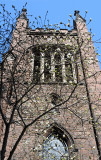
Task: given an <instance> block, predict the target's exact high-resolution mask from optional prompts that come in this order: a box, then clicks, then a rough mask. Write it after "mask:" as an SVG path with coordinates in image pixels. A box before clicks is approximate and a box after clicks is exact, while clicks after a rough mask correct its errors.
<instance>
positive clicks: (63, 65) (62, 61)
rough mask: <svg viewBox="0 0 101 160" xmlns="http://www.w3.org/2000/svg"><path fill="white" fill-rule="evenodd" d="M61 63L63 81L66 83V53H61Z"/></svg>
mask: <svg viewBox="0 0 101 160" xmlns="http://www.w3.org/2000/svg"><path fill="white" fill-rule="evenodd" d="M61 65H62V79H63V83H66V68H65V58H64V54H63V53H62V54H61Z"/></svg>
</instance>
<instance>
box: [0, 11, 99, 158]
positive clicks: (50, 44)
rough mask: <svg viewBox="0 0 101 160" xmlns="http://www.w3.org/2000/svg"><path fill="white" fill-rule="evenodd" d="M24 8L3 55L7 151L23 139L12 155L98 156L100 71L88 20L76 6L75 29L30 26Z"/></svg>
mask: <svg viewBox="0 0 101 160" xmlns="http://www.w3.org/2000/svg"><path fill="white" fill-rule="evenodd" d="M26 12H27V10H26V9H23V10H22V13H21V15H20V16H19V17H18V19H17V23H16V28H15V30H14V32H13V36H12V41H11V46H10V52H9V54H8V55H6V58H5V59H4V68H3V70H4V71H5V72H3V82H2V83H4V85H3V88H4V91H3V92H4V93H3V100H2V101H1V106H2V107H3V108H6V113H5V115H6V120H7V122H10V118H11V115H12V114H13V117H12V121H11V124H10V130H9V135H8V142H7V148H6V154H5V155H6V157H9V155H11V154H12V150H13V149H14V147H15V146H16V144H17V140H18V139H19V138H21V140H20V141H19V142H18V145H17V147H16V150H15V151H14V154H13V156H12V160H18V159H19V160H90V159H91V160H97V159H99V160H100V159H101V151H100V143H101V142H100V133H101V127H100V123H101V122H100V116H101V109H100V107H99V106H100V78H101V75H100V68H99V64H98V60H97V57H96V54H95V50H94V46H93V42H92V38H91V34H90V33H89V32H88V30H87V26H86V21H85V19H84V18H82V17H81V16H80V14H79V11H75V13H74V15H75V20H74V22H73V24H74V28H73V29H72V30H67V29H60V30H55V29H49V28H48V29H47V28H46V29H43V28H37V29H35V30H32V29H31V28H29V25H28V23H29V21H28V19H27V13H26ZM12 111H13V112H12ZM4 131H5V127H4ZM4 131H3V132H2V136H1V139H2V140H1V144H2V142H3V135H4ZM22 134H23V136H22ZM21 136H22V137H21ZM0 146H1V148H2V145H0ZM1 150H2V149H1Z"/></svg>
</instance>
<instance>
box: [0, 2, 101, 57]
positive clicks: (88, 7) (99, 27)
mask: <svg viewBox="0 0 101 160" xmlns="http://www.w3.org/2000/svg"><path fill="white" fill-rule="evenodd" d="M26 2H27V6H26V8H27V13H28V18H29V19H30V21H32V17H31V16H30V15H33V16H34V17H38V16H41V17H42V18H43V19H44V17H45V14H46V12H47V11H48V16H47V18H48V19H49V20H50V24H55V23H59V22H61V21H62V22H64V23H68V19H70V17H69V14H72V15H73V16H74V10H79V11H80V14H81V16H82V17H85V11H88V13H87V16H86V20H87V22H89V19H90V18H91V19H92V22H91V23H90V24H89V25H88V30H90V28H91V29H92V33H93V34H95V36H94V38H93V40H94V41H95V40H98V39H100V38H101V17H100V16H101V0H0V3H3V4H5V5H6V9H7V10H8V11H10V12H11V13H12V12H13V10H12V5H14V6H15V7H16V8H17V10H18V11H21V9H22V8H23V6H24V5H25V3H26ZM100 41H101V40H100ZM94 46H95V49H96V51H97V48H98V47H99V48H98V49H99V50H98V53H99V54H100V55H101V43H94ZM100 59H101V58H99V60H100Z"/></svg>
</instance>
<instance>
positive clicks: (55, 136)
mask: <svg viewBox="0 0 101 160" xmlns="http://www.w3.org/2000/svg"><path fill="white" fill-rule="evenodd" d="M71 144H73V141H72V139H70V136H69V135H68V134H66V132H64V130H62V129H60V128H59V127H57V125H55V126H53V127H52V128H51V129H50V131H49V133H48V136H47V138H46V140H45V141H44V143H43V149H42V160H69V159H70V157H71V155H70V154H71V151H70V145H71Z"/></svg>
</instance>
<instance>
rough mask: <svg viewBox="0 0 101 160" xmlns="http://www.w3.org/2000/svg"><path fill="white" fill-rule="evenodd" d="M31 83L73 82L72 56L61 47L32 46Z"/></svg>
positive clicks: (73, 67)
mask: <svg viewBox="0 0 101 160" xmlns="http://www.w3.org/2000/svg"><path fill="white" fill-rule="evenodd" d="M33 55H34V56H33V57H34V60H33V81H34V82H41V83H69V82H70V81H74V75H75V72H74V71H75V66H74V65H73V64H74V63H73V56H72V54H71V53H69V51H68V49H64V47H63V46H62V47H61V46H56V45H52V46H51V45H49V46H45V45H42V46H40V45H39V46H34V48H33Z"/></svg>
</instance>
